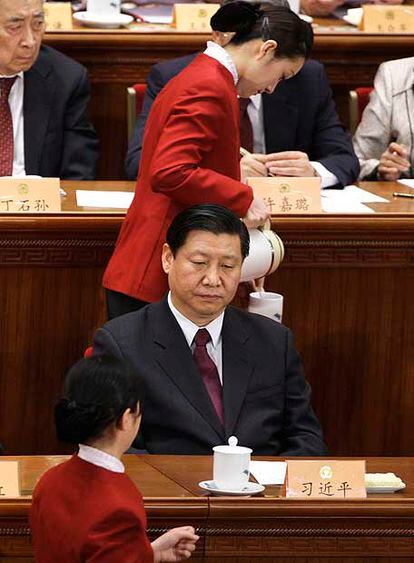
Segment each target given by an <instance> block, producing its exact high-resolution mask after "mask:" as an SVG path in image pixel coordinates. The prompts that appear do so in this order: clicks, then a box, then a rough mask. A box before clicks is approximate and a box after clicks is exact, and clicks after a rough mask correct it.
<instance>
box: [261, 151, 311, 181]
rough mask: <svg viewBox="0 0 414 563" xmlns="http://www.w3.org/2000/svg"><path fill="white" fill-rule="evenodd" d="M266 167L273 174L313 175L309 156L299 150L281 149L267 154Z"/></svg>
mask: <svg viewBox="0 0 414 563" xmlns="http://www.w3.org/2000/svg"><path fill="white" fill-rule="evenodd" d="M266 167H267V169H268V171H269V173H270V174H273V175H274V176H301V177H305V176H315V170H314V168H313V167H312V165H311V163H310V162H309V157H308V155H307V154H306V153H305V152H301V151H283V152H276V153H273V154H268V155H267V159H266Z"/></svg>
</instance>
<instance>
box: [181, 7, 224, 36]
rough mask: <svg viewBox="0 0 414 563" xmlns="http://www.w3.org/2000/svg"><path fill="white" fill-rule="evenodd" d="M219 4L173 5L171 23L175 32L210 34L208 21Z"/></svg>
mask: <svg viewBox="0 0 414 563" xmlns="http://www.w3.org/2000/svg"><path fill="white" fill-rule="evenodd" d="M219 8H220V4H174V10H173V22H172V25H173V26H174V27H176V29H177V31H189V32H191V31H193V32H195V33H211V27H210V19H211V17H212V16H213V15H214V14H215V13H216V12H217V10H218V9H219Z"/></svg>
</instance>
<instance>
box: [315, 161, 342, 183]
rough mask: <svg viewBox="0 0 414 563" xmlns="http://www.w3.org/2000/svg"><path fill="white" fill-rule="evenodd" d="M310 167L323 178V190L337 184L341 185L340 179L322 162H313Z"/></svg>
mask: <svg viewBox="0 0 414 563" xmlns="http://www.w3.org/2000/svg"><path fill="white" fill-rule="evenodd" d="M310 165H311V166H312V168H313V169H314V170H315V171H316V172H317V173H318V174H319V176H320V177H321V188H329V187H330V186H334V185H335V184H339V180H338V178H337V177H336V176H335V174H332V172H329V170H328V169H327V168H325V166H324V165H323V164H321V163H320V162H314V161H311V162H310Z"/></svg>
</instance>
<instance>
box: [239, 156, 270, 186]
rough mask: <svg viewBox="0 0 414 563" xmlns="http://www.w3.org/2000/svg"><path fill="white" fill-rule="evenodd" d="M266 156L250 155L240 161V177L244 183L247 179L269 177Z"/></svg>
mask: <svg viewBox="0 0 414 563" xmlns="http://www.w3.org/2000/svg"><path fill="white" fill-rule="evenodd" d="M266 159H267V157H266V155H265V154H249V155H248V156H244V157H243V158H242V159H241V160H240V175H241V179H242V182H244V181H245V180H246V178H253V177H257V176H267V175H268V170H267V168H266Z"/></svg>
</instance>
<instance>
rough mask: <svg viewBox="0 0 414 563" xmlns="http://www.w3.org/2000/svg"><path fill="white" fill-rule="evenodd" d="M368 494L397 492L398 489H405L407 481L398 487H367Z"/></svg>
mask: <svg viewBox="0 0 414 563" xmlns="http://www.w3.org/2000/svg"><path fill="white" fill-rule="evenodd" d="M366 489H367V493H368V494H371V495H372V494H377V495H379V494H381V495H382V494H386V493H396V492H397V491H401V490H402V489H405V483H402V485H399V486H398V487H366Z"/></svg>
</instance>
